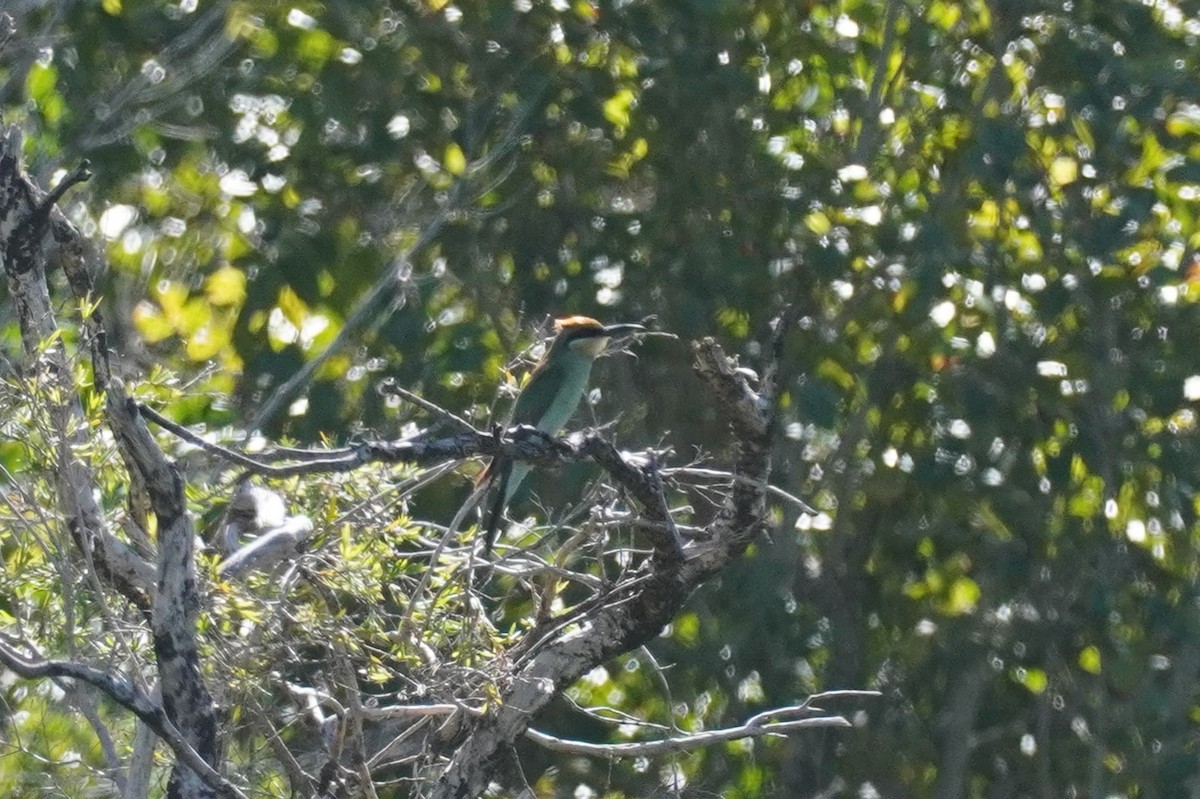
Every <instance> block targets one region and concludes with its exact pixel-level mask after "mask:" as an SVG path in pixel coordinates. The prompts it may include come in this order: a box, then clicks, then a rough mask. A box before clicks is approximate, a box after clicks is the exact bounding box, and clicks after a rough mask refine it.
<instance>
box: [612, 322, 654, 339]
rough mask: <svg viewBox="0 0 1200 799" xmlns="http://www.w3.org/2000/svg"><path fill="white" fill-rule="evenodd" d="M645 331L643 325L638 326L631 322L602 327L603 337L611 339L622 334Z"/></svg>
mask: <svg viewBox="0 0 1200 799" xmlns="http://www.w3.org/2000/svg"><path fill="white" fill-rule="evenodd" d="M645 329H646V327H645V325H639V324H635V323H633V322H625V323H623V324H618V325H605V326H604V335H606V336H608V337H610V338H612V337H614V336H619V335H621V334H622V333H638V332H640V331H643V330H645Z"/></svg>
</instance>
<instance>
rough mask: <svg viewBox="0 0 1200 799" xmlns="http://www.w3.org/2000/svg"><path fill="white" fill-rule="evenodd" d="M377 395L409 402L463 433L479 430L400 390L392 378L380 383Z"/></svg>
mask: <svg viewBox="0 0 1200 799" xmlns="http://www.w3.org/2000/svg"><path fill="white" fill-rule="evenodd" d="M379 393H380V394H390V395H392V396H395V397H400V398H401V399H403V400H405V401H406V402H410V403H412V404H413V405H416V406H417V407H418V408H420V409H421V410H423V411H426V412H428V413H431V414H433V415H434V416H436V417H438V418H439V419H447V420H449V421H451V422H453V423H454V424H455V425H457V426H458V427H460V428H462V429H463V430H465V431H469V432H472V433H478V432H479V430H478V429H477V428H476V427H475V425H473V424H471V423H470V422H468V421H467V420H466V419H464V418H462V417H461V416H459V415H458V414H456V413H451V412H450V411H448V410H446V409H445V408H443V407H442V406H440V405H438V404H436V403H433V402H430V401H429V400H427V399H425V398H424V397H422V396H420V395H419V394H414V393H413V392H411V391H409V390H408V389H406V388H402V387H401V386H399V385H397V384H396V381H395V380H394V379H393V378H390V377H389V378H388V379H387V380H384V381H383V382H382V383H380V384H379Z"/></svg>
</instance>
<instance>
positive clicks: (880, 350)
mask: <svg viewBox="0 0 1200 799" xmlns="http://www.w3.org/2000/svg"><path fill="white" fill-rule="evenodd" d="M4 10H6V11H8V13H10V14H12V15H13V17H14V19H15V22H16V23H17V28H18V33H17V35H16V36H15V37H13V38H12V39H11V40H10V41H9V42H8V43H7V46H6V48H5V49H4V51H3V53H2V54H0V113H2V115H3V119H4V120H5V121H6V122H9V123H16V124H17V125H19V126H20V127H21V128H22V129H23V131H24V132H25V136H26V155H27V161H28V165H29V169H30V171H31V173H32V174H33V175H34V176H35V178H36V179H37V180H39V181H40V182H41V184H42V185H43V186H46V185H50V184H51V183H53V181H54V180H55V179H56V176H57V175H58V174H59V173H60V172H61V170H64V169H69V168H71V167H73V166H74V165H75V164H76V163H77V162H78V161H79V160H80V159H82V158H85V157H86V158H89V159H90V160H91V161H92V163H93V165H94V169H95V172H96V177H95V178H94V179H93V180H92V181H91V182H90V183H89V184H87V186H86V187H84V188H82V189H76V190H73V192H72V193H71V194H70V195H69V201H68V203H67V210H68V212H69V214H70V215H71V216H72V218H74V219H75V220H76V221H77V222H78V223H79V224H80V225H81V226H82V227H83V229H84V230H85V232H87V233H88V235H90V236H91V237H92V238H94V239H95V240H96V241H98V242H101V243H103V245H104V246H105V248H106V251H107V254H108V258H109V262H110V264H111V267H112V268H111V271H110V272H109V273H108V274H107V275H106V276H105V278H104V289H105V302H106V303H107V305H108V306H109V308H110V310H109V315H110V319H111V324H112V325H113V327H114V330H113V343H114V346H115V347H116V348H117V349H118V350H119V351H120V352H121V353H122V355H123V357H124V359H125V365H126V368H127V371H128V373H129V374H130V375H132V376H138V375H142V376H146V375H151V374H153V373H154V370H156V369H159V368H162V367H165V368H166V369H168V370H170V371H171V372H172V373H174V374H176V375H178V376H179V377H180V384H179V387H180V390H179V391H178V392H177V393H176V394H175V395H173V400H172V402H171V404H170V406H169V407H168V408H167V412H168V413H169V414H170V415H171V416H173V417H174V418H176V419H178V420H179V421H180V422H183V423H187V424H193V425H199V424H204V425H208V426H210V427H224V426H233V427H234V428H241V427H245V426H246V425H249V424H252V423H257V425H258V426H260V427H261V429H262V430H263V431H264V432H265V433H266V434H268V435H269V436H271V437H275V438H278V437H287V438H289V439H292V440H295V441H299V442H314V441H319V440H332V441H337V442H343V441H347V440H352V439H355V438H361V437H386V438H392V437H396V436H398V435H400V434H401V431H402V430H403V429H404V427H405V425H406V424H408V423H409V422H411V421H413V420H414V418H415V416H414V414H413V411H412V409H410V408H407V407H398V406H395V405H394V404H390V403H388V402H387V401H385V399H386V398H384V397H382V396H381V395H380V394H379V393H378V392H377V391H376V390H375V387H376V385H377V384H378V383H379V381H380V380H382V379H384V378H394V379H395V380H396V381H397V382H398V383H399V384H401V385H403V386H405V387H407V388H409V389H411V390H413V391H417V392H419V393H421V394H422V395H423V396H425V397H427V398H429V399H431V400H433V401H435V402H438V403H440V404H442V405H444V406H445V407H447V408H451V409H454V410H456V411H457V412H461V413H465V414H468V415H471V416H472V417H473V418H474V419H475V420H476V421H478V422H479V423H480V424H483V423H485V422H486V420H487V418H488V409H489V407H490V406H491V405H492V403H493V401H494V399H495V397H496V387H497V385H500V384H502V383H505V382H509V383H511V382H512V381H513V380H514V379H515V377H514V376H513V375H509V374H506V372H505V366H506V364H508V363H509V361H510V359H511V358H512V357H513V356H514V355H516V354H517V353H519V352H520V351H521V350H522V349H524V348H526V347H527V346H529V345H530V344H531V343H532V342H533V341H534V340H535V338H536V335H537V333H538V331H539V330H542V331H544V330H545V327H544V325H545V322H546V320H547V319H548V318H549V317H551V316H554V315H564V314H568V313H585V314H589V315H593V316H596V317H598V318H601V319H604V320H607V321H628V320H638V319H641V318H642V317H645V316H648V315H652V314H653V315H656V316H657V319H658V321H657V325H658V327H659V328H660V329H661V330H664V331H668V332H671V333H674V334H677V335H678V336H679V337H680V338H679V340H672V339H668V338H654V339H650V340H649V341H648V342H647V343H646V344H645V345H644V346H641V347H639V348H638V349H637V351H636V354H637V356H638V358H637V359H636V360H635V359H631V358H624V357H622V358H612V359H606V360H605V361H603V362H602V363H601V365H600V367H599V368H598V371H597V375H596V379H595V380H594V384H595V385H598V386H601V387H602V391H601V395H600V396H599V397H597V398H594V399H596V402H595V403H594V404H593V408H594V410H593V412H594V414H595V418H597V419H609V418H612V417H614V416H617V415H619V416H620V422H619V424H618V426H617V428H616V429H615V430H614V434H615V435H617V437H618V440H619V442H620V443H621V444H622V445H625V446H631V447H637V448H642V447H646V446H660V445H668V446H671V447H673V448H674V451H675V456H674V457H675V460H676V462H686V461H691V460H693V459H699V460H700V461H701V462H702V463H710V462H711V463H718V464H719V463H720V462H721V460H720V459H721V456H722V455H723V454H724V453H725V448H726V445H727V433H726V431H725V429H724V423H723V421H722V420H721V419H719V418H715V417H714V415H713V413H712V411H711V410H710V408H709V405H708V403H707V402H706V401H705V399H704V397H703V394H702V388H701V387H700V385H699V383H698V382H696V381H695V380H694V378H692V377H691V375H690V371H689V368H690V365H689V361H690V356H689V354H688V349H687V346H686V342H687V340H688V339H690V338H694V337H699V336H706V335H712V336H716V337H717V338H718V339H720V340H721V341H722V342H723V343H724V344H725V345H726V346H727V347H728V348H729V349H730V350H731V351H732V352H736V353H738V354H739V356H740V358H741V360H742V363H743V364H744V365H746V366H750V367H757V366H759V365H760V364H761V359H760V354H761V353H760V352H759V342H761V341H763V340H764V339H765V336H766V335H767V333H768V323H769V321H770V319H771V318H772V317H773V316H774V315H775V314H776V313H778V312H779V311H780V310H781V309H782V308H783V307H785V306H791V307H793V308H794V309H795V310H796V311H797V313H798V317H799V322H798V324H797V325H796V326H795V327H794V329H793V330H792V331H791V332H790V333H789V335H788V336H787V339H786V342H785V362H784V364H783V380H784V384H783V388H784V392H783V395H782V411H781V412H782V418H783V424H782V425H781V428H780V437H779V442H778V449H777V456H776V459H775V480H776V482H777V484H778V485H779V486H780V487H782V488H784V489H785V490H786V491H788V492H791V493H793V494H796V495H799V496H802V497H804V498H806V499H807V500H808V501H809V502H810V503H811V504H813V505H815V506H816V507H818V508H819V509H820V510H821V511H822V514H821V515H820V516H818V517H815V518H811V517H802V516H799V515H798V513H797V511H796V510H795V509H794V507H792V506H790V505H788V504H786V503H781V504H780V505H779V507H777V508H775V509H774V510H773V520H774V522H775V525H774V527H773V529H772V530H771V531H770V535H769V537H768V538H767V539H765V540H763V541H762V542H761V543H760V544H759V545H757V546H756V547H754V548H753V550H752V551H751V553H750V554H749V556H748V557H747V558H745V559H744V560H743V561H742V562H740V563H739V564H737V566H736V567H735V568H734V569H733V570H731V571H730V572H728V573H726V574H725V575H723V576H722V578H721V579H720V580H719V581H718V582H717V583H716V584H714V585H711V586H708V587H706V588H705V589H704V590H702V591H701V592H700V593H698V594H697V595H696V596H694V597H693V598H692V599H691V600H690V601H689V604H688V610H687V611H686V613H685V614H684V615H683V616H682V617H680V618H679V619H678V620H677V621H676V623H675V624H674V625H672V626H671V628H670V629H669V630H668V631H667V632H666V634H664V636H663V637H662V638H661V639H660V640H658V641H657V642H656V643H655V644H654V646H653V647H652V651H653V654H654V655H655V657H656V658H657V660H658V661H659V662H660V663H662V664H670V668H669V669H668V670H667V671H666V674H667V676H668V678H669V681H670V684H671V695H670V697H666V696H664V694H663V692H662V691H661V688H660V685H659V682H658V680H657V677H655V676H654V674H653V673H652V670H651V669H650V668H649V665H648V661H647V657H646V655H645V654H639V655H636V656H632V657H631V658H630V659H628V660H626V661H623V662H621V663H617V664H614V665H613V666H612V667H610V668H609V669H607V671H606V673H604V674H595V675H593V677H594V679H589V680H587V681H585V682H584V683H582V684H581V685H580V686H578V687H577V688H575V689H573V694H574V696H575V697H576V698H577V699H579V700H580V701H581V702H590V703H601V704H605V703H607V704H621V706H622V707H624V708H626V709H628V710H632V711H634V712H637V713H639V714H640V715H642V716H644V717H645V718H647V719H651V720H656V721H658V722H660V723H661V722H665V721H666V720H667V719H670V718H674V720H675V723H677V724H679V725H680V726H681V727H684V728H688V729H696V728H701V727H703V728H714V727H718V726H728V725H732V724H736V723H738V722H740V721H741V720H743V719H745V718H746V717H748V716H750V715H753V714H754V713H756V712H758V711H760V710H762V709H764V708H767V707H771V706H775V705H780V704H787V703H790V702H794V701H796V700H797V699H799V698H802V697H803V696H804V695H806V694H808V693H810V692H813V691H816V690H821V689H828V688H877V689H879V690H881V691H882V692H883V697H882V698H881V699H879V700H876V701H873V702H868V703H865V704H863V705H862V712H860V713H857V714H856V715H853V720H854V722H855V728H854V729H853V730H848V731H841V730H839V731H833V732H819V731H814V732H811V733H804V734H797V735H794V736H792V737H790V738H787V739H764V740H759V741H755V742H753V743H737V744H730V745H727V746H720V747H714V748H711V749H707V750H704V751H702V752H699V753H695V754H690V755H686V756H678V757H675V758H663V759H660V760H655V761H645V762H640V761H639V762H633V763H613V764H609V763H604V762H595V761H586V760H578V761H576V760H559V761H556V768H555V769H554V770H551V771H539V770H538V769H537V768H534V769H533V775H531V776H530V779H531V780H534V779H536V780H540V782H538V783H537V784H538V785H539V787H540V788H541V789H544V790H545V791H546V792H547V794H557V795H564V796H570V795H573V796H583V797H587V796H603V795H612V796H648V795H662V794H673V793H679V794H682V795H687V796H713V795H720V796H725V797H756V796H788V797H793V796H794V797H814V798H815V797H875V796H880V797H908V796H911V797H936V798H937V799H951V798H952V797H979V798H980V799H983V798H984V797H1038V798H1039V799H1050V798H1051V797H1055V798H1057V797H1073V796H1078V797H1097V798H1099V797H1116V796H1123V797H1181V796H1200V751H1197V749H1198V744H1200V741H1198V739H1197V729H1196V721H1197V719H1200V694H1198V691H1197V684H1198V683H1197V671H1198V669H1200V587H1198V586H1197V577H1198V575H1200V542H1198V539H1197V535H1198V533H1200V528H1198V527H1197V523H1198V520H1197V504H1196V499H1195V486H1196V483H1197V480H1198V479H1200V450H1198V448H1197V443H1198V442H1197V420H1196V402H1197V401H1198V400H1200V346H1197V333H1198V330H1200V328H1198V326H1197V323H1198V322H1200V318H1198V316H1197V304H1196V303H1197V300H1198V299H1200V255H1198V254H1197V248H1198V246H1200V229H1198V227H1197V224H1196V216H1197V214H1198V213H1200V3H1197V2H1194V1H1193V2H1176V3H1172V2H1167V0H1157V1H1156V2H1132V1H1131V0H1130V1H1126V0H1110V1H1109V2H1099V1H1098V0H1096V1H1093V0H1073V1H1072V2H1067V3H1063V2H1039V0H1013V1H1011V2H1009V1H1007V0H990V1H984V0H968V1H966V2H942V1H941V0H935V2H908V1H907V0H890V1H889V2H867V1H866V0H845V1H844V2H836V3H833V2H831V3H825V2H816V1H815V0H808V1H807V2H805V1H804V0H764V1H762V2H734V1H733V0H686V1H685V0H663V1H662V2H647V1H645V0H611V1H610V0H603V1H602V2H595V3H592V2H586V1H585V0H550V2H543V0H503V2H491V1H490V0H488V1H484V0H480V2H463V3H461V4H455V3H453V2H450V1H449V0H396V2H393V3H391V4H384V3H377V2H328V3H316V2H303V1H299V2H292V3H277V2H270V1H269V0H238V1H237V2H210V1H208V0H179V2H174V3H165V2H135V1H134V0H99V1H92V0H88V1H86V2H84V1H80V0H64V1H62V2H41V1H39V0H10V2H8V3H6V4H5V8H4ZM431 226H437V228H436V229H437V232H436V235H434V236H433V237H432V240H431V241H430V242H428V243H427V244H426V243H425V242H420V244H421V246H420V247H419V249H418V250H417V251H416V252H415V254H413V256H412V257H411V258H409V259H406V257H405V254H406V253H407V252H409V250H410V248H412V247H413V246H414V244H417V243H418V242H419V241H420V237H421V236H422V232H423V231H426V232H427V231H429V230H430V228H431ZM371 292H374V293H373V294H371ZM60 296H65V293H63V294H62V295H60ZM368 296H370V297H371V299H369V300H368V299H366V298H367V297H368ZM356 309H360V311H359V312H358V314H357V316H356ZM348 320H352V321H350V322H349V326H347V325H348ZM0 324H2V325H3V326H4V327H3V329H2V330H0V334H2V341H3V348H4V353H5V356H6V357H8V358H10V359H13V360H16V353H17V351H18V347H19V335H18V333H17V331H16V330H15V329H14V323H13V322H12V321H11V317H9V316H6V317H0ZM339 336H340V337H341V338H339ZM335 340H337V341H338V344H339V348H338V349H337V350H336V351H335V352H334V353H333V354H332V356H331V357H329V358H328V359H327V360H325V361H323V362H322V364H321V366H320V368H319V369H318V370H317V372H316V374H315V376H314V380H313V381H312V382H311V384H310V385H308V386H307V387H306V388H305V390H304V391H303V392H302V393H300V394H298V395H296V396H295V397H289V398H288V399H287V401H286V402H285V403H284V404H283V405H282V407H281V408H280V409H279V411H278V412H276V413H273V414H270V415H268V416H266V417H263V418H260V417H261V416H262V414H261V412H262V410H263V408H264V405H265V403H267V402H268V400H270V399H271V398H272V397H273V396H274V395H276V394H277V393H278V391H279V387H280V386H281V385H282V384H283V383H284V381H286V380H287V379H288V378H289V377H291V376H292V375H293V374H295V373H296V371H297V370H298V369H300V368H301V367H303V365H304V364H305V363H308V362H310V361H312V359H314V358H315V357H317V356H318V355H319V354H321V353H322V352H325V351H326V349H327V348H328V347H329V346H330V345H331V344H332V343H334V342H335ZM417 421H420V420H419V419H417ZM586 421H587V420H585V419H581V420H580V422H579V424H580V425H581V426H582V425H583V424H586ZM6 452H15V451H14V450H4V449H0V459H2V458H4V457H6V455H5V453H6ZM12 457H13V458H15V457H16V455H15V454H13V455H12ZM9 466H10V467H11V468H12V470H13V471H14V472H19V470H20V468H19V467H20V465H19V464H16V463H11V464H9ZM464 486H465V481H463V482H458V483H454V482H452V481H447V484H446V485H445V487H444V488H442V489H439V490H440V492H441V493H439V490H435V491H434V492H433V493H432V495H431V496H429V497H428V498H427V499H425V500H424V501H425V502H427V503H428V504H427V507H426V510H427V512H428V513H430V514H436V513H444V512H446V510H447V509H450V510H451V511H452V509H453V507H454V503H455V502H456V501H459V500H461V496H462V493H463V490H464ZM542 489H543V493H544V492H545V491H547V490H549V489H547V488H546V487H545V486H542ZM697 501H702V500H700V499H699V498H697ZM18 690H20V688H19V686H10V685H8V684H7V683H6V684H5V687H4V688H3V689H0V692H3V694H4V696H5V697H6V704H7V706H8V708H9V710H8V711H7V712H6V713H5V716H6V717H8V724H9V727H10V731H9V732H8V733H5V736H4V739H5V740H7V741H8V744H7V745H8V746H10V747H12V746H15V745H14V744H13V743H12V742H13V740H15V738H14V736H15V735H16V733H17V731H19V721H18V720H17V718H18V717H16V716H12V713H13V712H15V711H16V709H18V708H20V707H22V703H23V702H28V701H31V700H30V697H29V696H26V695H24V694H22V695H21V696H20V697H18V696H16V694H15V693H14V692H15V691H18ZM25 690H28V689H27V688H26V689H25ZM830 709H831V710H840V709H842V708H838V707H830ZM849 710H850V711H851V712H852V714H853V710H854V708H850V709H849ZM556 723H557V724H558V727H557V729H558V730H559V731H560V732H561V733H562V734H564V735H567V736H568V737H580V738H589V737H590V738H593V739H604V736H605V735H606V730H605V728H602V727H599V726H597V727H596V728H594V729H592V728H588V727H587V725H586V723H585V722H581V721H580V720H579V716H578V715H569V714H567V713H566V712H564V713H563V715H562V718H561V719H558V720H557V722H556V720H555V719H549V720H547V722H546V724H545V726H547V727H551V728H553V727H555V724H556ZM14 725H16V726H14ZM43 732H44V733H45V730H43ZM46 734H47V735H48V736H49V737H51V738H53V737H54V736H55V735H58V734H59V733H46ZM68 734H70V735H77V734H78V731H75V732H72V733H67V732H66V731H64V732H62V733H61V735H63V736H66V735H68ZM63 746H74V747H86V746H88V744H87V743H86V742H79V741H76V742H74V744H70V743H63ZM530 756H532V757H537V755H532V754H530ZM542 757H544V755H542ZM4 762H5V760H4V758H0V782H3V781H4V780H5V779H8V780H9V782H10V784H14V785H15V784H17V783H16V782H13V781H14V780H17V781H19V778H18V777H13V776H12V775H11V774H10V776H8V777H4V776H2V775H4V773H5V770H6V766H5V765H4ZM532 762H535V763H537V762H541V763H542V766H547V765H549V761H548V760H547V761H544V762H543V761H537V760H535V761H532ZM10 771H11V770H10ZM664 786H665V787H664Z"/></svg>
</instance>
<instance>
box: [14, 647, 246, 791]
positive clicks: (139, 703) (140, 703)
mask: <svg viewBox="0 0 1200 799" xmlns="http://www.w3.org/2000/svg"><path fill="white" fill-rule="evenodd" d="M0 662H3V663H4V665H5V666H6V667H7V668H9V669H11V670H12V671H14V672H16V673H17V674H19V675H20V676H21V677H24V678H25V679H27V680H36V679H45V678H70V679H72V680H79V681H81V682H85V683H88V684H89V685H92V686H94V687H96V688H98V689H99V690H100V691H102V692H103V693H104V694H105V695H106V696H108V697H109V698H110V699H112V700H113V701H114V702H116V703H117V704H119V705H121V706H122V707H124V708H125V709H126V710H129V711H130V712H132V713H133V714H134V715H135V716H137V717H138V719H139V720H141V721H142V722H143V723H144V724H145V725H146V726H147V727H149V728H150V729H152V730H154V733H155V734H156V735H158V737H160V738H162V740H163V741H165V742H166V743H167V745H168V746H170V747H171V750H172V751H174V752H175V755H176V757H178V758H179V760H180V761H182V762H183V763H185V764H187V766H188V767H189V768H190V769H191V770H192V771H193V772H194V773H195V774H196V775H197V776H198V777H199V778H200V779H201V780H203V781H204V784H205V785H207V786H208V787H209V788H212V789H213V790H215V791H217V793H219V794H220V795H221V796H227V797H230V799H246V796H245V794H243V793H242V792H241V790H240V789H239V788H238V787H237V786H236V785H234V784H233V783H231V782H229V781H228V780H226V779H225V778H224V777H222V776H221V775H220V774H219V773H218V772H217V771H216V770H215V769H214V768H213V767H212V766H210V765H209V764H208V763H207V762H206V761H205V760H204V758H202V757H201V756H200V754H199V753H198V752H197V751H196V750H195V749H193V748H192V747H191V745H190V744H189V743H188V742H187V741H186V740H185V739H184V736H183V735H181V734H180V732H179V729H178V728H177V727H176V726H175V725H174V724H173V723H172V722H171V720H170V719H169V718H167V714H166V713H165V712H164V711H163V709H162V707H160V706H159V705H158V704H156V703H155V702H153V701H152V700H151V699H150V697H148V696H146V694H145V693H143V692H142V690H141V689H139V688H138V687H137V686H136V685H134V684H133V683H131V682H128V681H126V680H123V679H120V678H118V677H114V676H113V675H111V674H108V673H107V672H103V671H100V670H99V669H94V668H92V667H91V666H85V665H83V664H82V663H73V662H70V661H64V660H41V659H34V658H29V657H26V656H25V655H22V654H21V653H20V652H18V651H17V650H16V649H15V648H13V647H12V646H10V645H9V644H8V643H6V642H3V641H0Z"/></svg>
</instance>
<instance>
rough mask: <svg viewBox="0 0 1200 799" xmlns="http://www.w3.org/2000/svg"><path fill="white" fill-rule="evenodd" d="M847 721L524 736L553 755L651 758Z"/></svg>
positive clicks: (826, 719)
mask: <svg viewBox="0 0 1200 799" xmlns="http://www.w3.org/2000/svg"><path fill="white" fill-rule="evenodd" d="M850 726H853V725H851V724H850V722H848V721H846V719H844V718H842V717H841V716H820V717H817V718H811V719H797V720H795V721H776V722H772V723H770V724H757V725H750V724H743V725H741V726H738V727H728V728H726V729H721V730H707V731H705V732H695V733H689V734H687V735H681V736H677V737H675V738H664V739H662V740H659V741H641V742H634V743H621V744H595V743H587V742H585V741H570V740H567V739H565V738H558V737H556V736H553V735H548V734H546V733H544V732H539V731H537V730H535V729H533V728H529V729H526V730H525V737H527V738H529V739H530V740H531V741H533V742H534V743H536V744H538V745H539V746H542V747H544V748H546V749H549V750H551V751H554V752H566V753H568V754H573V755H588V756H589V757H603V758H616V757H653V756H655V755H662V754H671V753H678V752H690V751H692V750H693V749H700V748H701V747H705V746H712V745H713V744H718V743H723V742H725V741H736V740H738V739H740V738H752V737H759V736H763V735H778V734H780V733H784V732H791V731H792V730H801V729H808V728H812V727H850Z"/></svg>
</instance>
